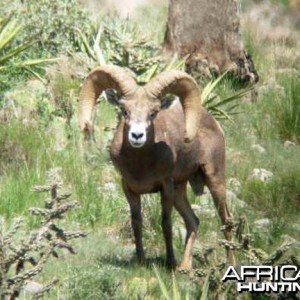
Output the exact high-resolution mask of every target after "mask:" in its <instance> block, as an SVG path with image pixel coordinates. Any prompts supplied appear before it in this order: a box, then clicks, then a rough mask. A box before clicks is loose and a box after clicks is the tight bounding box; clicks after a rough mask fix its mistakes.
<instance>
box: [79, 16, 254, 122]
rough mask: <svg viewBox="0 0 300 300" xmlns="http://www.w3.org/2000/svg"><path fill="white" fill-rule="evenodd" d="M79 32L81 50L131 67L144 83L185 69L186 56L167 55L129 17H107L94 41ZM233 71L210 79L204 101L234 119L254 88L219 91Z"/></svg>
mask: <svg viewBox="0 0 300 300" xmlns="http://www.w3.org/2000/svg"><path fill="white" fill-rule="evenodd" d="M77 32H78V35H79V39H80V40H81V50H82V51H83V52H85V53H86V54H87V55H88V56H89V57H90V58H91V59H92V60H94V61H97V62H98V63H99V64H100V65H103V64H115V65H118V66H121V67H125V68H128V69H130V70H131V71H132V73H133V74H134V75H135V76H136V80H137V82H138V83H140V84H143V83H144V82H148V81H149V80H150V79H151V78H153V77H154V76H155V75H157V74H158V73H161V72H162V71H167V70H171V69H175V70H183V69H184V66H185V58H182V59H179V58H178V57H177V55H176V54H175V55H174V56H173V57H172V59H171V60H170V59H169V58H166V57H164V56H163V55H162V51H161V48H160V47H159V46H158V45H153V43H152V42H151V40H150V38H148V37H146V36H145V35H143V32H142V30H141V29H140V28H139V26H138V24H136V23H134V22H132V21H130V22H129V20H125V21H124V20H120V19H114V20H112V19H108V20H105V21H104V24H102V25H101V26H100V27H99V29H98V31H97V33H96V34H95V37H94V38H93V45H90V42H89V37H87V36H86V35H85V34H84V33H83V32H82V31H81V30H80V29H77ZM229 71H230V70H228V71H227V72H225V73H224V74H222V75H221V76H219V77H218V78H216V79H213V80H211V81H210V82H208V83H207V84H206V85H205V87H204V88H203V91H202V95H201V99H202V105H203V106H204V107H206V108H207V110H208V111H209V112H210V113H211V114H212V115H214V116H215V117H216V118H217V119H227V120H232V116H233V115H234V114H236V113H237V112H236V108H237V107H238V106H239V104H240V102H239V101H240V99H241V98H242V97H244V96H246V95H247V94H249V93H251V91H252V87H250V88H246V89H243V90H241V91H238V92H236V93H234V94H233V95H230V96H228V97H225V98H220V97H219V96H218V95H217V94H215V93H214V91H215V89H216V87H217V86H218V85H219V84H220V82H221V81H222V80H223V79H224V77H225V76H226V75H227V74H228V72H229Z"/></svg>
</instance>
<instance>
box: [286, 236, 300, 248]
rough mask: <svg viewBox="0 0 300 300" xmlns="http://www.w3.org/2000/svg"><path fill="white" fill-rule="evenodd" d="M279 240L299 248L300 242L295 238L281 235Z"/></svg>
mask: <svg viewBox="0 0 300 300" xmlns="http://www.w3.org/2000/svg"><path fill="white" fill-rule="evenodd" d="M281 238H282V239H283V240H284V241H286V242H291V243H292V244H293V246H294V247H297V248H299V247H300V242H299V241H298V240H296V239H295V238H293V237H291V236H290V235H287V234H283V235H282V236H281Z"/></svg>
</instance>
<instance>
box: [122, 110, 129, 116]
mask: <svg viewBox="0 0 300 300" xmlns="http://www.w3.org/2000/svg"><path fill="white" fill-rule="evenodd" d="M121 113H122V116H123V117H124V118H128V117H129V112H128V111H127V110H125V109H124V108H122V109H121Z"/></svg>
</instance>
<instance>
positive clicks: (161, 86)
mask: <svg viewBox="0 0 300 300" xmlns="http://www.w3.org/2000/svg"><path fill="white" fill-rule="evenodd" d="M145 90H146V92H147V93H148V94H150V95H151V96H153V97H162V96H164V95H166V94H168V93H170V94H174V95H176V96H178V97H179V98H180V102H181V104H182V107H183V110H184V116H185V141H186V142H190V141H191V140H192V139H193V138H194V137H195V135H196V133H197V131H198V128H199V120H200V108H201V96H200V92H199V88H198V85H197V83H196V81H195V80H194V79H193V78H192V77H191V76H190V75H188V74H187V73H185V72H182V71H165V72H163V73H161V74H159V75H157V76H156V77H154V78H153V79H152V80H151V81H150V82H149V83H148V84H147V85H146V86H145Z"/></svg>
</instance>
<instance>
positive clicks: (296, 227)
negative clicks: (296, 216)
mask: <svg viewBox="0 0 300 300" xmlns="http://www.w3.org/2000/svg"><path fill="white" fill-rule="evenodd" d="M292 228H293V229H294V230H296V231H299V232H300V224H299V223H296V224H293V226H292Z"/></svg>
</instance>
